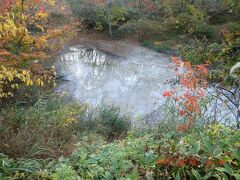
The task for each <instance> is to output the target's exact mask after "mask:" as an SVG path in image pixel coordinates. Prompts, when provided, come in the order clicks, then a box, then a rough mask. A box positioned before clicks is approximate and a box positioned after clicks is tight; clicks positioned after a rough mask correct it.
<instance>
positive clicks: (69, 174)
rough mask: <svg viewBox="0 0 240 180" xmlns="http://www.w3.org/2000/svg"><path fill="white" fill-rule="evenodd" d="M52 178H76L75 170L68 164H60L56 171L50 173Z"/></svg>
mask: <svg viewBox="0 0 240 180" xmlns="http://www.w3.org/2000/svg"><path fill="white" fill-rule="evenodd" d="M52 179H53V180H76V179H77V175H76V172H75V171H74V170H73V168H72V167H71V166H70V165H67V164H61V165H60V167H58V168H57V169H56V173H54V174H53V175H52Z"/></svg>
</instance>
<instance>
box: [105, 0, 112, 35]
mask: <svg viewBox="0 0 240 180" xmlns="http://www.w3.org/2000/svg"><path fill="white" fill-rule="evenodd" d="M110 6H111V0H107V1H106V8H107V16H108V29H109V32H108V33H109V35H110V36H112V22H111V15H110Z"/></svg>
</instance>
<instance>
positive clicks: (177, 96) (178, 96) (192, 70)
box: [163, 57, 209, 132]
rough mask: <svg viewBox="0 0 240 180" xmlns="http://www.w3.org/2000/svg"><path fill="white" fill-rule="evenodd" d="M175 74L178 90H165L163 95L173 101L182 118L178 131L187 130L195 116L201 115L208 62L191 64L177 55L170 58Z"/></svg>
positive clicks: (206, 83)
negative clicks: (183, 121)
mask: <svg viewBox="0 0 240 180" xmlns="http://www.w3.org/2000/svg"><path fill="white" fill-rule="evenodd" d="M172 60H173V62H174V66H173V68H175V71H176V74H177V76H178V77H179V83H180V88H181V89H180V92H179V89H178V90H176V89H175V90H167V91H165V92H164V93H163V96H164V97H166V98H169V99H171V100H173V101H174V104H175V106H174V108H175V110H176V111H177V113H178V115H179V116H180V117H182V118H184V119H185V120H186V121H185V123H183V124H181V125H179V126H178V128H177V129H178V131H180V132H185V131H187V130H188V129H189V128H190V127H191V126H192V125H193V124H194V122H195V120H196V119H197V118H199V117H200V116H202V109H201V105H200V104H201V101H202V100H203V99H204V98H205V94H204V92H205V91H204V90H205V89H206V88H207V85H208V82H207V74H208V69H207V67H208V66H209V64H208V63H207V64H202V65H192V64H191V63H190V62H183V61H181V60H179V59H178V58H177V57H173V58H172Z"/></svg>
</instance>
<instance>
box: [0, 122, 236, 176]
mask: <svg viewBox="0 0 240 180" xmlns="http://www.w3.org/2000/svg"><path fill="white" fill-rule="evenodd" d="M138 131H139V130H138ZM154 131H155V129H152V130H150V131H149V132H151V133H149V132H148V134H144V132H143V131H142V133H141V135H140V136H139V132H138V133H135V131H132V132H130V133H129V135H128V138H127V139H125V140H122V141H115V142H113V143H106V142H105V141H104V140H103V139H101V138H100V137H98V136H95V135H93V136H88V137H86V136H85V137H82V138H81V140H80V142H79V143H78V145H77V149H76V150H75V152H74V153H73V154H72V155H71V156H69V157H68V158H60V159H59V161H50V162H49V161H45V162H42V161H34V160H20V159H19V160H12V159H9V158H7V157H6V156H3V155H1V158H0V160H1V163H0V170H1V173H0V175H2V177H6V179H7V177H22V178H23V179H24V178H27V177H31V178H37V177H38V178H40V177H42V178H43V177H45V178H50V177H52V178H53V179H59V178H60V179H68V178H70V177H71V178H72V179H76V178H77V177H81V178H83V179H114V178H116V179H145V178H154V179H158V178H178V179H189V178H191V179H210V178H213V179H218V178H223V177H225V178H227V179H228V177H229V178H234V177H235V178H236V179H237V178H239V173H240V172H239V168H240V164H239V163H240V157H239V153H240V150H239V149H240V146H239V141H240V132H239V131H235V130H234V129H228V128H225V127H223V126H221V125H212V126H207V127H205V129H203V130H201V131H199V130H197V128H196V129H194V130H192V131H191V133H183V134H182V133H178V132H176V133H172V132H164V133H162V134H156V133H155V132H154ZM137 134H138V135H137ZM156 135H157V136H156ZM159 137H161V138H159ZM44 169H45V170H44ZM200 177H202V178H200Z"/></svg>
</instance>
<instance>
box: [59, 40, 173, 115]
mask: <svg viewBox="0 0 240 180" xmlns="http://www.w3.org/2000/svg"><path fill="white" fill-rule="evenodd" d="M111 43H112V44H111ZM117 43H118V44H114V45H113V42H101V44H100V45H99V44H98V45H96V46H94V44H93V45H86V44H78V45H74V46H71V47H69V48H67V50H66V51H65V52H64V53H63V54H61V55H60V56H59V57H58V60H57V69H58V74H60V75H61V77H62V78H63V79H64V81H63V82H62V83H61V84H60V85H59V87H58V89H57V92H58V93H67V94H70V95H71V96H73V97H74V98H76V99H77V100H80V101H85V102H87V103H89V104H90V105H92V106H97V105H99V104H102V103H104V104H106V103H107V104H113V103H115V104H117V105H119V106H120V107H121V109H122V111H123V112H126V113H131V114H133V115H136V114H141V115H144V114H147V113H149V112H151V111H153V110H155V109H157V108H158V107H159V105H160V104H161V102H162V100H163V99H162V92H163V91H164V89H166V88H167V87H166V84H165V81H166V79H167V78H169V77H170V76H172V72H171V70H170V69H169V68H167V65H169V64H170V60H169V58H168V57H165V56H163V55H161V54H158V53H156V52H153V51H151V50H149V49H146V48H143V47H140V46H138V45H131V44H128V43H126V42H117ZM111 45H112V47H113V48H110V47H111ZM114 46H115V47H117V48H114ZM100 49H101V50H100ZM109 49H111V50H109Z"/></svg>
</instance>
